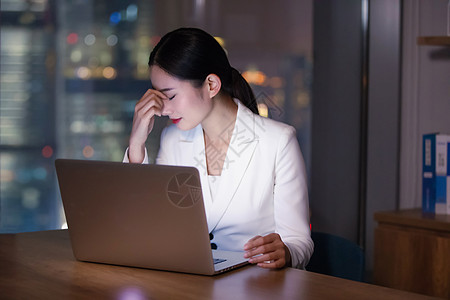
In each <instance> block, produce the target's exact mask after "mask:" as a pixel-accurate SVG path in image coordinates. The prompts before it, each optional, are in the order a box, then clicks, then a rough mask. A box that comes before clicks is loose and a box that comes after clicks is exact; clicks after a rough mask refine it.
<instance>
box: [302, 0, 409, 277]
mask: <svg viewBox="0 0 450 300" xmlns="http://www.w3.org/2000/svg"><path fill="white" fill-rule="evenodd" d="M365 3H366V4H368V6H367V7H368V10H367V11H368V13H367V14H365V13H364V10H363V4H365ZM364 7H365V6H364ZM362 16H368V28H367V30H366V31H364V30H363V24H364V23H363V21H364V18H363V17H362ZM366 49H367V51H366ZM313 81H314V82H313V97H312V98H313V101H312V103H313V104H312V110H313V113H312V149H311V153H312V154H311V155H312V160H311V197H310V198H311V213H312V215H311V223H312V229H313V230H315V231H324V232H329V233H333V234H336V235H340V236H342V237H345V238H347V239H349V240H352V241H354V242H356V243H359V244H360V245H362V246H363V247H364V249H365V253H366V266H367V269H368V270H371V269H372V264H373V232H374V229H375V227H376V224H375V223H374V221H373V214H374V212H376V211H382V210H393V209H396V208H397V207H398V201H399V199H398V185H399V178H398V176H399V175H398V174H399V172H398V170H399V144H400V143H399V140H400V133H399V128H400V119H401V116H400V115H401V114H400V105H399V104H400V86H401V1H400V0H376V1H370V0H367V1H365V0H352V1H348V0H338V1H333V0H328V1H324V0H321V1H314V79H313Z"/></svg>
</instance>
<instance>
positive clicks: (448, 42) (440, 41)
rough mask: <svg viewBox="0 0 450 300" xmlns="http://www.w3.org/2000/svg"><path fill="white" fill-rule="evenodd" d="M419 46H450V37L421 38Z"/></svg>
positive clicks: (418, 40) (418, 42)
mask: <svg viewBox="0 0 450 300" xmlns="http://www.w3.org/2000/svg"><path fill="white" fill-rule="evenodd" d="M417 44H418V45H422V46H423V45H428V46H450V36H419V37H418V38H417Z"/></svg>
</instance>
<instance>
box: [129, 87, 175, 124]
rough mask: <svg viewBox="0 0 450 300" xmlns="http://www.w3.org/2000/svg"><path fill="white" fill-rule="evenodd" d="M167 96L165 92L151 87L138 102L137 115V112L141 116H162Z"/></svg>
mask: <svg viewBox="0 0 450 300" xmlns="http://www.w3.org/2000/svg"><path fill="white" fill-rule="evenodd" d="M165 98H167V97H166V96H165V95H164V94H163V93H161V92H159V91H156V90H152V89H149V90H148V91H147V92H146V93H145V94H144V95H143V96H142V97H141V99H140V100H139V101H138V103H136V106H135V115H136V114H137V115H138V117H140V118H145V117H148V118H151V117H153V116H154V115H155V114H156V115H158V116H161V111H162V108H163V107H164V102H163V99H165Z"/></svg>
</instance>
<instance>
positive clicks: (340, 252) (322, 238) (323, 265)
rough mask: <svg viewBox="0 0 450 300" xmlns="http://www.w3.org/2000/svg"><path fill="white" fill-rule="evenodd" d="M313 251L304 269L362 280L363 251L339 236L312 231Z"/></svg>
mask: <svg viewBox="0 0 450 300" xmlns="http://www.w3.org/2000/svg"><path fill="white" fill-rule="evenodd" d="M311 238H312V240H313V241H314V253H313V255H312V257H311V259H310V261H309V264H308V265H307V266H306V270H308V271H312V272H316V273H321V274H326V275H331V276H335V277H340V278H345V279H351V280H355V281H363V280H364V262H365V259H364V251H363V250H362V249H361V247H359V246H358V245H357V244H355V243H353V242H351V241H349V240H347V239H345V238H343V237H340V236H336V235H332V234H329V233H324V232H312V233H311Z"/></svg>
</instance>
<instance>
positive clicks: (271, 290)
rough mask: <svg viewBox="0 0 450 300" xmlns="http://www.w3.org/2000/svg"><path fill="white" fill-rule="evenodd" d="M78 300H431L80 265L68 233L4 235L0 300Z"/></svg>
mask: <svg viewBox="0 0 450 300" xmlns="http://www.w3.org/2000/svg"><path fill="white" fill-rule="evenodd" d="M129 296H131V297H133V298H129ZM79 298H89V299H90V298H93V299H95V298H101V299H168V298H170V299H234V300H237V299H430V298H429V297H426V296H422V295H418V294H412V293H407V292H403V291H399V290H394V289H390V288H385V287H380V286H375V285H370V284H365V283H359V282H354V281H350V280H344V279H340V278H335V277H330V276H325V275H321V274H315V273H312V272H307V271H302V270H297V269H292V268H286V269H283V270H276V271H273V270H265V269H261V268H258V267H256V266H246V267H243V268H240V269H237V270H234V271H231V272H228V273H225V274H221V275H217V276H212V277H210V276H201V275H190V274H181V273H173V272H164V271H156V270H148V269H139V268H128V267H120V266H111V265H103V264H95V263H86V262H79V261H76V260H75V259H74V257H73V254H72V249H71V247H70V239H69V235H68V232H67V231H66V230H57V231H42V232H32V233H20V234H0V299H79Z"/></svg>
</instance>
